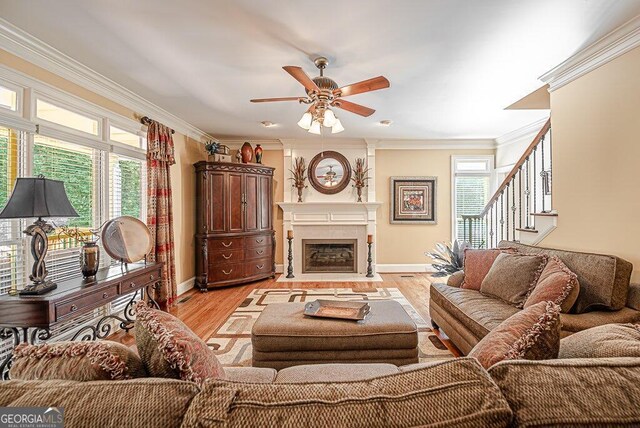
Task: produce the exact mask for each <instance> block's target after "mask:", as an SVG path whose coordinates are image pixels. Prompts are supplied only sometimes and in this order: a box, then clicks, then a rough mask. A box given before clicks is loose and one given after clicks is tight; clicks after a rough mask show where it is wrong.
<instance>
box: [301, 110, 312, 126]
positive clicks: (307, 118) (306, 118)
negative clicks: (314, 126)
mask: <svg viewBox="0 0 640 428" xmlns="http://www.w3.org/2000/svg"><path fill="white" fill-rule="evenodd" d="M312 120H313V116H311V113H309V112H305V114H303V115H302V118H301V119H300V121H299V122H298V126H299V127H300V128H302V129H307V130H308V129H309V128H311V121H312Z"/></svg>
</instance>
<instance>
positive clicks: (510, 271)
mask: <svg viewBox="0 0 640 428" xmlns="http://www.w3.org/2000/svg"><path fill="white" fill-rule="evenodd" d="M547 259H548V257H547V256H545V255H529V254H505V253H502V254H499V255H498V257H497V258H496V261H495V262H493V266H491V269H490V270H489V273H487V276H486V277H485V278H484V280H482V285H481V286H480V292H481V293H482V294H484V295H486V296H490V297H495V298H498V299H500V300H503V301H505V302H507V303H510V304H512V305H514V306H515V307H517V308H522V307H523V305H524V302H525V300H526V298H527V295H528V294H529V291H530V290H531V289H532V288H533V287H535V286H536V284H537V283H538V278H540V274H541V273H542V270H543V269H544V267H545V265H546V264H547Z"/></svg>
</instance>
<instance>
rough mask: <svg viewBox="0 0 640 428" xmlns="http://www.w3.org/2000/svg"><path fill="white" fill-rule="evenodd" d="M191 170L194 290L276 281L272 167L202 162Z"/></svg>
mask: <svg viewBox="0 0 640 428" xmlns="http://www.w3.org/2000/svg"><path fill="white" fill-rule="evenodd" d="M195 168H196V218H197V220H196V287H198V288H200V290H202V291H205V290H207V289H209V288H214V287H223V286H227V285H234V284H242V283H245V282H250V281H256V280H259V279H264V278H268V277H273V276H275V268H276V266H275V245H276V241H275V232H274V230H273V200H272V199H273V168H271V167H268V166H263V165H259V164H241V163H226V162H204V161H202V162H198V163H196V164H195Z"/></svg>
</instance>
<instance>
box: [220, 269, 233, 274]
mask: <svg viewBox="0 0 640 428" xmlns="http://www.w3.org/2000/svg"><path fill="white" fill-rule="evenodd" d="M231 272H233V269H230V270H229V272H227V271H226V270H224V269H222V273H223V274H225V275H229V274H230V273H231Z"/></svg>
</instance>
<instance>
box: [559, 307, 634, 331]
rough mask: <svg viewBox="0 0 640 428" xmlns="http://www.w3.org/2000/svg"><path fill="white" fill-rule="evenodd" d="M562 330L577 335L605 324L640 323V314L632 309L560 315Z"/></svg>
mask: <svg viewBox="0 0 640 428" xmlns="http://www.w3.org/2000/svg"><path fill="white" fill-rule="evenodd" d="M560 321H561V322H562V330H563V331H565V332H567V333H576V332H578V331H582V330H586V329H588V328H592V327H597V326H599V325H604V324H624V323H637V322H640V312H639V311H636V310H634V309H631V308H622V309H620V310H619V311H593V312H585V313H584V314H560Z"/></svg>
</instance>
